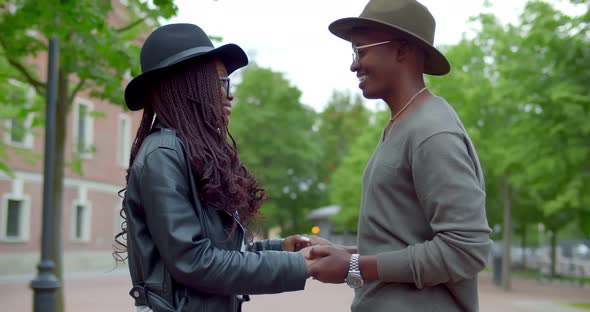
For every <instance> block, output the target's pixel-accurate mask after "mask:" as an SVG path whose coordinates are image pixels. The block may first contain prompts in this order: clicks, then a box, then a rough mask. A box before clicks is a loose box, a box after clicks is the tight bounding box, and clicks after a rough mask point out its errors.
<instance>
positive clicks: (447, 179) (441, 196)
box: [377, 132, 492, 288]
mask: <svg viewBox="0 0 590 312" xmlns="http://www.w3.org/2000/svg"><path fill="white" fill-rule="evenodd" d="M467 143H468V142H467V139H466V138H465V137H464V136H463V135H462V134H460V133H451V132H443V133H438V134H435V135H433V136H431V137H429V138H428V139H426V140H425V141H424V142H423V143H422V144H420V146H419V147H418V148H417V149H416V150H415V151H414V153H413V155H412V159H411V162H412V176H413V179H414V186H415V190H416V195H417V197H418V199H419V202H420V205H421V207H422V209H424V212H425V214H426V216H427V218H428V220H429V222H430V226H431V227H432V230H433V232H434V237H433V239H432V240H430V241H425V242H423V243H419V244H415V245H411V246H409V247H407V248H405V249H402V250H399V251H393V252H386V253H382V254H379V255H377V265H378V272H379V277H380V279H381V280H382V281H385V282H397V283H413V284H415V285H416V287H418V288H423V287H428V286H433V285H437V284H441V283H446V282H457V281H460V280H463V279H469V278H473V277H474V276H475V275H477V273H478V272H480V271H481V270H483V268H484V267H485V265H486V261H487V258H488V254H489V251H490V248H491V245H492V244H491V240H490V238H489V235H490V233H491V229H490V228H489V226H488V222H487V218H486V210H485V200H486V195H485V191H484V187H485V186H484V184H483V181H482V180H481V179H480V178H478V170H480V169H479V164H478V161H477V159H475V157H477V156H475V155H476V154H475V153H474V152H472V151H470V148H469V146H470V145H469V144H467Z"/></svg>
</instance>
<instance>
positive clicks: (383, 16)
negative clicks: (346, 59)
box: [329, 0, 451, 76]
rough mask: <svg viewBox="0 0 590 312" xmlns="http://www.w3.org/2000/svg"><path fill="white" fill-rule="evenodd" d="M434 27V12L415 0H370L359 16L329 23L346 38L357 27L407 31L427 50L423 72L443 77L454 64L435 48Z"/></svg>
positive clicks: (337, 33) (349, 38) (386, 30)
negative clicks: (431, 12)
mask: <svg viewBox="0 0 590 312" xmlns="http://www.w3.org/2000/svg"><path fill="white" fill-rule="evenodd" d="M435 28H436V23H435V21H434V17H433V16H432V14H430V12H429V11H428V9H427V8H426V7H425V6H424V5H422V4H421V3H419V2H418V1H415V0H371V1H369V3H367V5H366V6H365V9H364V10H363V12H362V13H361V15H360V16H359V17H347V18H342V19H339V20H336V21H334V22H333V23H332V24H330V26H329V29H330V32H332V33H333V34H334V35H336V36H338V37H340V38H342V39H344V40H347V41H350V40H351V34H352V33H353V31H354V30H355V29H371V30H377V31H384V32H392V33H394V34H405V35H406V37H407V38H409V39H413V41H414V42H415V43H417V44H418V45H420V46H421V47H422V48H423V49H424V51H426V55H427V58H426V60H425V64H424V73H426V74H430V75H438V76H442V75H446V74H447V73H448V72H449V71H450V70H451V65H450V64H449V61H448V60H447V59H446V58H445V56H444V55H443V54H442V53H441V52H440V51H438V50H437V49H436V48H435V47H434V30H435Z"/></svg>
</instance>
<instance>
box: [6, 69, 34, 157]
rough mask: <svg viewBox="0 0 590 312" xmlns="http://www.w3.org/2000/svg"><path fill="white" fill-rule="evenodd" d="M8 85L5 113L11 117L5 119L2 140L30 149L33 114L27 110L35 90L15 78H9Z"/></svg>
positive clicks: (31, 102) (31, 145)
mask: <svg viewBox="0 0 590 312" xmlns="http://www.w3.org/2000/svg"><path fill="white" fill-rule="evenodd" d="M9 86H10V87H9V88H7V94H6V95H5V96H6V98H7V101H8V102H9V103H8V105H7V107H8V108H7V109H8V110H9V111H8V112H6V113H7V114H8V116H11V117H9V118H8V119H7V120H6V130H7V131H6V132H5V134H4V141H5V142H6V144H9V145H12V146H16V147H23V148H29V149H30V148H32V147H33V133H32V132H31V126H32V124H33V114H32V113H27V111H29V110H30V107H31V106H32V104H33V101H34V100H35V91H34V90H33V88H31V87H27V86H26V85H25V84H23V83H21V82H18V81H16V80H9Z"/></svg>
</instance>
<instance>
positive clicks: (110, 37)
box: [0, 0, 176, 311]
mask: <svg viewBox="0 0 590 312" xmlns="http://www.w3.org/2000/svg"><path fill="white" fill-rule="evenodd" d="M126 2H127V5H126V7H123V5H122V4H121V3H120V2H119V1H91V0H80V1H32V0H12V1H8V2H3V3H2V12H3V13H2V15H0V29H2V33H1V34H0V49H1V50H0V52H1V57H0V58H1V59H2V62H5V63H6V64H8V66H10V67H11V70H10V72H8V75H7V76H1V77H0V79H3V80H2V81H0V88H1V89H0V93H3V92H4V91H5V88H6V86H8V84H7V83H6V82H7V80H8V79H13V80H16V81H19V82H22V83H26V84H28V85H29V86H30V87H32V88H34V90H35V91H36V92H37V94H38V95H39V96H40V97H44V96H45V89H46V81H45V77H41V76H40V75H39V72H40V71H39V69H38V68H37V67H36V65H35V63H34V61H33V58H34V57H35V56H40V57H42V56H43V55H45V54H44V52H46V51H47V48H48V41H47V38H50V37H51V36H53V35H55V36H57V38H58V40H59V45H60V59H59V70H58V71H59V73H58V96H57V98H58V102H57V120H56V157H55V163H54V166H55V168H56V173H55V178H54V181H53V184H54V191H55V201H54V204H53V207H54V212H55V213H54V215H53V216H52V226H53V231H54V233H53V235H54V236H53V237H54V238H55V239H54V241H53V242H52V243H53V246H52V247H51V251H52V257H51V258H52V259H53V260H54V261H55V264H56V275H57V276H58V278H59V279H60V280H63V279H62V276H63V273H62V272H63V270H62V248H61V237H60V232H61V218H62V211H61V210H62V193H63V177H64V168H65V166H66V161H65V159H66V155H65V143H66V142H65V138H66V131H67V128H66V124H67V123H66V116H67V114H68V112H69V110H70V108H71V107H72V103H73V101H74V99H75V98H76V96H77V95H78V94H80V92H83V91H89V92H90V95H91V96H92V97H94V98H98V99H104V100H108V101H109V102H110V103H113V104H115V105H122V103H123V92H122V86H123V83H124V79H125V78H124V77H126V73H128V72H129V71H131V73H132V74H133V75H135V74H137V73H138V71H139V64H138V57H137V56H138V55H139V48H138V47H137V46H135V45H133V44H132V42H133V41H134V40H135V39H136V38H137V37H138V35H139V34H141V33H145V32H146V31H147V30H148V29H149V27H152V26H153V25H157V24H158V18H160V17H163V18H169V17H171V16H172V15H173V14H175V12H176V7H175V6H174V3H173V2H172V0H157V1H153V2H152V1H149V2H146V1H141V0H129V1H126ZM115 11H116V12H117V13H119V14H115V13H114V12H115ZM121 16H124V17H121ZM148 25H150V26H148ZM37 113H38V115H40V116H41V115H42V111H38V112H37ZM79 152H80V151H77V152H76V153H75V155H72V158H73V159H74V161H73V162H72V165H73V169H74V170H75V171H77V172H79V173H81V169H82V165H83V161H82V160H81V159H80V157H79V155H80V154H79ZM57 298H58V303H57V311H63V310H64V306H63V287H62V288H60V289H59V290H58V297H57Z"/></svg>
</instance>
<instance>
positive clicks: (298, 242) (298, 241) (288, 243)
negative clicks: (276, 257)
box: [283, 235, 312, 251]
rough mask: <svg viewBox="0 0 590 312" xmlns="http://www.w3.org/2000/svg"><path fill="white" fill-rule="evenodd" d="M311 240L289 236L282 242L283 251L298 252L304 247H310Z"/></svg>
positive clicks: (301, 236)
mask: <svg viewBox="0 0 590 312" xmlns="http://www.w3.org/2000/svg"><path fill="white" fill-rule="evenodd" d="M311 245H312V243H311V240H310V239H309V238H308V237H305V236H303V235H291V236H289V237H287V238H285V240H284V241H283V250H284V251H299V250H301V249H303V248H305V247H309V246H311Z"/></svg>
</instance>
